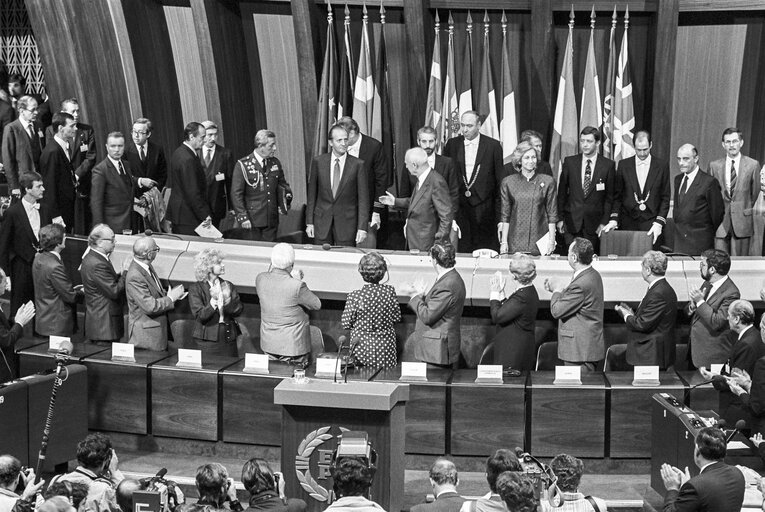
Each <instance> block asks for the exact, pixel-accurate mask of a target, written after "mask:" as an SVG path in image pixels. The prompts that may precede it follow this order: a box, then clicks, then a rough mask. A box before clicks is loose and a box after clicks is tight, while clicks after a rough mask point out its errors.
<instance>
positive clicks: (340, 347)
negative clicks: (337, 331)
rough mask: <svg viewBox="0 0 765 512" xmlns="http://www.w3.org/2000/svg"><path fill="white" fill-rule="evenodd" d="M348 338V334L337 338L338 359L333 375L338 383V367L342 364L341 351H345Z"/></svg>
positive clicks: (334, 380)
mask: <svg viewBox="0 0 765 512" xmlns="http://www.w3.org/2000/svg"><path fill="white" fill-rule="evenodd" d="M347 340H348V338H347V337H346V336H340V337H339V338H337V359H335V374H334V375H333V376H332V377H333V382H334V383H335V384H337V368H338V366H339V365H340V353H341V352H342V351H343V345H345V342H346V341H347Z"/></svg>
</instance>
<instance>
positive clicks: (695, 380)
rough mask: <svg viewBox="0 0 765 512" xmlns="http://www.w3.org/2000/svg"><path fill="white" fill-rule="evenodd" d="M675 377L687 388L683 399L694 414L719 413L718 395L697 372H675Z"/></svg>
mask: <svg viewBox="0 0 765 512" xmlns="http://www.w3.org/2000/svg"><path fill="white" fill-rule="evenodd" d="M677 375H678V376H679V377H680V378H681V379H682V380H683V382H684V383H685V384H686V385H687V386H688V391H687V392H686V397H685V403H686V404H687V405H688V407H690V408H691V409H693V410H694V411H696V412H698V411H717V412H718V413H719V412H720V393H718V391H717V390H716V389H715V388H714V386H712V384H707V383H706V379H705V378H704V377H702V376H701V374H700V373H699V372H698V371H693V372H689V371H685V372H677ZM694 386H697V387H694Z"/></svg>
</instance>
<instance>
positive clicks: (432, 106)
mask: <svg viewBox="0 0 765 512" xmlns="http://www.w3.org/2000/svg"><path fill="white" fill-rule="evenodd" d="M440 27H441V23H440V20H439V19H438V11H436V25H435V30H436V38H435V40H434V41H433V59H432V62H431V65H430V82H429V83H428V101H427V102H426V103H425V126H430V127H431V128H433V129H435V130H436V151H437V152H440V151H441V109H443V102H442V99H441V93H442V89H441V37H440V36H439V33H438V32H439V29H440Z"/></svg>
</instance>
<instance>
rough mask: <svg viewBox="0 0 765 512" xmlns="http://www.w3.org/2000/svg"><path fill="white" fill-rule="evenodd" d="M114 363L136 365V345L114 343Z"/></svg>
mask: <svg viewBox="0 0 765 512" xmlns="http://www.w3.org/2000/svg"><path fill="white" fill-rule="evenodd" d="M112 361H126V362H128V363H135V345H131V344H130V343H112Z"/></svg>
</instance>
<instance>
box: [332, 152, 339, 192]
mask: <svg viewBox="0 0 765 512" xmlns="http://www.w3.org/2000/svg"><path fill="white" fill-rule="evenodd" d="M339 187H340V159H339V158H335V167H334V169H333V170H332V197H337V189H338V188H339Z"/></svg>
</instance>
